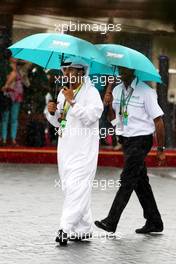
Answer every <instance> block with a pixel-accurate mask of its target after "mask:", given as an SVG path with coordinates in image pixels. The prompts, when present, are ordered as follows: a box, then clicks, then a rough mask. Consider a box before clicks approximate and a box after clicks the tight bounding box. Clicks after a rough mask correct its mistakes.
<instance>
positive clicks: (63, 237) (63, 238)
mask: <svg viewBox="0 0 176 264" xmlns="http://www.w3.org/2000/svg"><path fill="white" fill-rule="evenodd" d="M55 241H56V242H58V243H59V244H60V245H61V246H66V245H67V241H68V235H67V233H64V231H63V230H59V231H58V235H57V237H56V240H55Z"/></svg>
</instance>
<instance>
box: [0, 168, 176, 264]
mask: <svg viewBox="0 0 176 264" xmlns="http://www.w3.org/2000/svg"><path fill="white" fill-rule="evenodd" d="M149 173H150V179H151V184H152V186H153V190H154V193H155V196H156V200H157V202H158V206H159V208H160V211H161V213H162V216H163V220H164V223H165V230H164V233H163V234H161V235H137V234H135V232H134V230H135V229H136V228H138V227H141V226H142V225H143V224H144V219H143V218H142V210H141V207H140V205H139V202H138V200H137V198H136V196H135V194H133V195H132V197H131V200H130V202H129V204H128V206H127V208H126V210H125V211H124V214H123V216H122V218H121V221H120V223H119V226H118V229H117V234H116V237H115V238H113V239H112V238H107V237H106V236H105V233H101V231H100V229H99V230H98V229H96V227H95V237H94V238H93V239H91V240H90V241H84V242H78V243H75V242H70V243H69V245H68V246H67V247H64V248H63V247H59V246H57V245H56V243H55V242H54V239H55V235H56V231H57V229H58V221H59V217H60V213H61V205H62V193H61V189H60V187H59V182H58V176H57V168H56V166H55V165H24V164H23V165H19V164H18V165H17V164H13V165H12V164H0V263H1V264H10V263H13V264H24V263H25V264H56V263H57V264H58V263H64V264H66V263H77V264H79V263H81V264H82V263H95V264H96V263H108V264H111V263H114V264H115V263H117V264H139V263H140V264H141V263H144V264H148V263H151V264H153V263H154V264H165V263H167V264H175V263H176V250H175V248H176V238H175V233H176V213H175V212H176V209H175V208H176V192H175V188H176V180H175V179H174V178H172V177H173V176H174V175H175V170H168V169H167V170H165V171H164V170H157V169H154V170H150V171H149ZM119 174H120V170H117V169H111V168H99V169H98V172H97V176H96V181H94V188H93V195H92V209H93V216H94V219H101V218H103V217H105V216H106V214H107V212H108V209H109V207H110V205H111V202H112V200H113V198H114V195H115V192H116V188H114V186H113V184H114V185H116V186H117V184H118V182H116V180H117V179H118V177H119ZM159 175H162V176H167V175H170V177H160V176H159ZM110 180H111V182H110ZM112 180H114V182H113V181H112ZM105 187H106V188H105ZM96 236H99V237H96Z"/></svg>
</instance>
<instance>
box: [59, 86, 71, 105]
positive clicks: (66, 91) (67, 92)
mask: <svg viewBox="0 0 176 264" xmlns="http://www.w3.org/2000/svg"><path fill="white" fill-rule="evenodd" d="M62 93H63V94H64V96H65V99H66V100H67V102H69V103H71V101H72V100H73V99H74V94H73V90H72V89H71V88H70V89H69V88H67V87H65V88H64V89H63V91H62Z"/></svg>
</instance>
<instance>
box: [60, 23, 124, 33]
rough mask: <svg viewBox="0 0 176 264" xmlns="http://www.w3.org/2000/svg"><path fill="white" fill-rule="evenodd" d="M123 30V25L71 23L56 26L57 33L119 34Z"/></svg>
mask: <svg viewBox="0 0 176 264" xmlns="http://www.w3.org/2000/svg"><path fill="white" fill-rule="evenodd" d="M121 30H122V24H112V23H81V22H80V21H76V22H73V21H69V22H67V23H61V24H55V32H58V33H61V32H62V33H66V32H68V31H70V32H75V31H83V32H91V31H93V32H100V33H101V34H106V33H108V32H119V31H121Z"/></svg>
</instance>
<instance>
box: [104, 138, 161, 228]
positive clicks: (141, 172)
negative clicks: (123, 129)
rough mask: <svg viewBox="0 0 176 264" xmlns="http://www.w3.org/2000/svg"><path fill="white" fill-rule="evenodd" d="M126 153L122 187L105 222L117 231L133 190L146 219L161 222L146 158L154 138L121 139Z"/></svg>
mask: <svg viewBox="0 0 176 264" xmlns="http://www.w3.org/2000/svg"><path fill="white" fill-rule="evenodd" d="M120 143H121V144H122V147H123V152H124V159H125V160H124V161H125V164H124V169H123V171H122V173H121V176H120V183H121V186H120V188H119V190H118V192H117V194H116V196H115V199H114V201H113V204H112V206H111V209H110V211H109V214H108V217H107V218H106V219H105V221H106V222H107V223H108V224H110V225H111V226H112V227H113V228H114V229H116V227H117V224H118V222H119V219H120V216H121V214H122V212H123V210H124V208H125V207H126V205H127V203H128V201H129V199H130V196H131V194H132V192H133V190H134V191H135V192H136V194H137V197H138V199H139V202H140V204H141V206H142V208H143V212H144V218H146V219H147V220H148V221H151V222H155V223H157V222H160V221H161V216H160V213H159V211H158V208H157V205H156V202H155V198H154V195H153V192H152V189H151V186H150V184H149V178H148V176H147V168H146V165H145V161H144V159H145V157H146V156H147V153H148V152H149V151H150V149H151V147H152V143H153V136H152V135H148V136H138V137H130V138H126V137H122V136H121V137H120Z"/></svg>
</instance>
